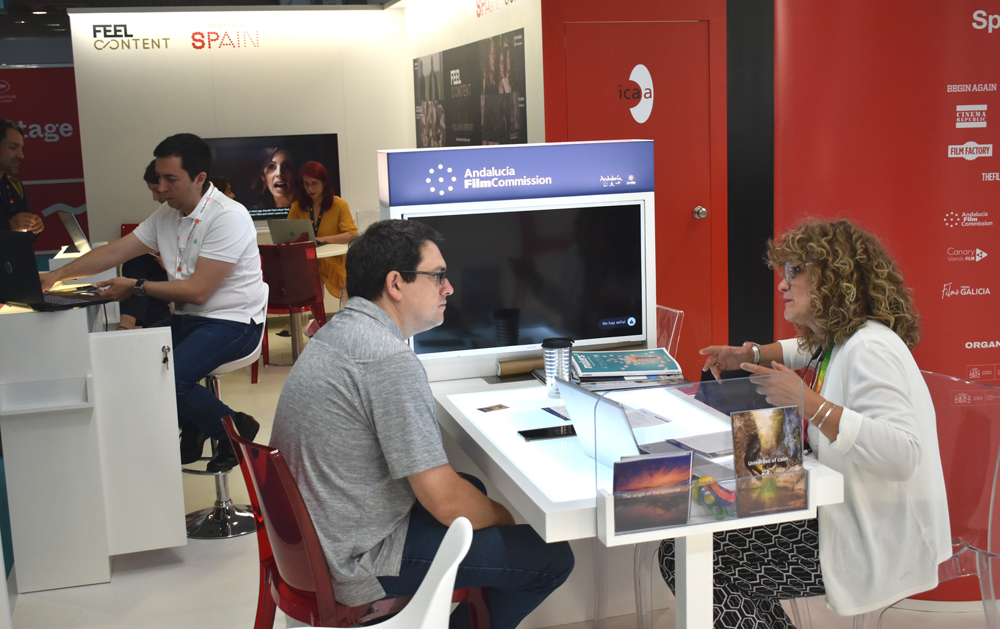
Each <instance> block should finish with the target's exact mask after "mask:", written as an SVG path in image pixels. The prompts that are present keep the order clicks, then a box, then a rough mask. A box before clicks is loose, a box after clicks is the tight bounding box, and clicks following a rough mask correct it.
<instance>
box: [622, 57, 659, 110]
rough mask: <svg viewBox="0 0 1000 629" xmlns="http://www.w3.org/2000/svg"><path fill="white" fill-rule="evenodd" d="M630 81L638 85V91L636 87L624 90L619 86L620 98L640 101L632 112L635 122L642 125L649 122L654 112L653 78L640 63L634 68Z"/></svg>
mask: <svg viewBox="0 0 1000 629" xmlns="http://www.w3.org/2000/svg"><path fill="white" fill-rule="evenodd" d="M628 80H629V81H632V82H633V83H635V84H637V85H638V86H639V87H638V89H636V88H634V87H631V88H624V89H623V88H622V87H621V86H618V98H619V99H621V100H637V101H639V102H638V104H636V105H634V106H633V107H632V108H631V110H630V111H631V112H632V117H633V118H635V121H636V122H638V123H639V124H642V123H644V122H646V121H647V120H649V115H650V114H651V113H652V112H653V77H652V76H650V74H649V70H648V69H647V68H646V66H644V65H642V64H641V63H640V64H639V65H637V66H635V67H634V68H632V74H630V75H629V77H628Z"/></svg>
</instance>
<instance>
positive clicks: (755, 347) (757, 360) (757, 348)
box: [750, 343, 760, 365]
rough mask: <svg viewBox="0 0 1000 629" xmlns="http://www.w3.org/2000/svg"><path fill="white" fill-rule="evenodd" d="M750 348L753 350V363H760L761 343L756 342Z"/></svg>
mask: <svg viewBox="0 0 1000 629" xmlns="http://www.w3.org/2000/svg"><path fill="white" fill-rule="evenodd" d="M750 350H751V351H753V364H755V365H759V364H760V345H757V344H756V343H754V344H753V345H751V346H750Z"/></svg>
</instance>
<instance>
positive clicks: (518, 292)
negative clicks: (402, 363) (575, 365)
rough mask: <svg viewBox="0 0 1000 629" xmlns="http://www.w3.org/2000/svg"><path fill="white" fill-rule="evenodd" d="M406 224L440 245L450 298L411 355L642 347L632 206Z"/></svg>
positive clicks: (638, 248) (639, 224) (639, 242)
mask: <svg viewBox="0 0 1000 629" xmlns="http://www.w3.org/2000/svg"><path fill="white" fill-rule="evenodd" d="M407 218H409V219H410V220H416V221H420V222H422V223H425V224H426V225H429V226H430V227H433V228H434V229H436V230H437V231H439V232H440V233H441V234H442V236H444V242H443V243H442V246H441V252H442V254H443V255H444V259H445V263H446V264H447V266H448V279H449V280H451V283H452V286H454V288H455V293H454V295H452V296H451V297H449V298H448V308H447V309H446V310H445V316H444V324H443V325H441V326H439V327H437V328H434V329H432V330H428V331H426V332H423V333H421V334H417V335H416V336H414V337H413V347H414V351H415V352H416V353H417V354H433V353H438V352H452V351H458V350H474V349H484V348H495V347H512V346H517V345H532V344H537V343H541V342H542V341H543V340H544V339H547V338H550V337H569V338H572V339H573V340H574V341H581V340H593V339H608V340H609V342H613V341H614V340H616V339H621V340H625V339H622V338H621V337H628V336H633V337H636V338H642V334H643V332H644V329H645V328H644V326H643V308H644V306H645V304H644V301H643V282H644V276H643V266H642V261H643V250H642V248H643V220H642V219H643V217H642V206H641V205H640V204H639V203H630V204H625V205H604V206H586V207H562V208H553V209H532V210H520V211H519V210H511V209H509V208H507V209H504V210H502V211H497V212H478V213H475V212H473V213H448V214H435V215H428V216H419V215H410V216H407Z"/></svg>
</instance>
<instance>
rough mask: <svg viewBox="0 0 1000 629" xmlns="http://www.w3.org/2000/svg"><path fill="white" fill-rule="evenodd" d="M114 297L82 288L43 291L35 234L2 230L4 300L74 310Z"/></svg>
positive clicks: (0, 266)
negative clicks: (32, 241) (33, 238)
mask: <svg viewBox="0 0 1000 629" xmlns="http://www.w3.org/2000/svg"><path fill="white" fill-rule="evenodd" d="M110 301H112V300H111V299H109V298H107V297H103V296H101V295H99V294H87V293H86V292H83V291H82V289H81V288H77V289H76V290H69V291H51V292H49V293H43V292H42V281H41V278H40V277H39V276H38V265H37V264H36V262H35V251H34V249H33V248H32V246H31V236H30V235H29V234H26V233H23V232H9V231H5V232H0V303H3V304H10V305H12V306H23V307H25V308H31V309H32V310H37V311H41V312H48V311H56V310H70V309H72V308H82V307H84V306H91V305H94V304H106V303H108V302H110Z"/></svg>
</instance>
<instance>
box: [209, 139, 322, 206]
mask: <svg viewBox="0 0 1000 629" xmlns="http://www.w3.org/2000/svg"><path fill="white" fill-rule="evenodd" d="M205 141H206V142H208V145H209V146H210V147H211V148H212V176H213V177H218V176H221V177H225V178H226V179H228V180H229V182H230V183H231V184H232V187H233V193H235V194H236V200H237V201H239V202H240V203H242V204H243V205H244V206H246V208H247V209H248V210H249V211H250V215H251V216H253V218H254V220H266V219H270V218H285V216H287V215H288V208H289V207H291V205H292V201H294V200H295V197H296V195H297V194H298V189H299V185H298V175H299V168H301V167H302V165H303V164H305V163H306V162H310V161H316V162H319V163H321V164H323V166H325V167H326V170H327V172H329V173H330V183H331V184H333V193H334V194H335V195H337V196H340V155H339V153H338V151H337V134H335V133H328V134H320V135H272V136H259V137H246V138H206V139H205Z"/></svg>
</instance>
